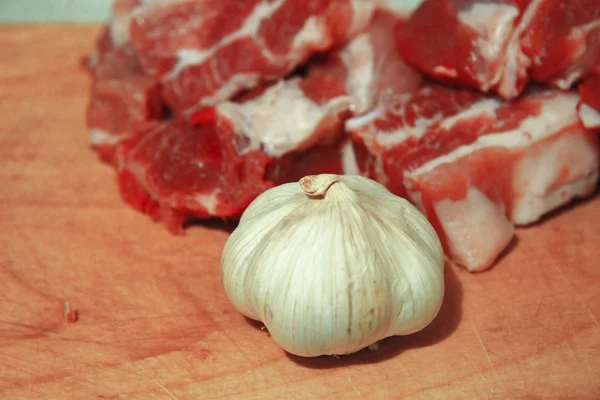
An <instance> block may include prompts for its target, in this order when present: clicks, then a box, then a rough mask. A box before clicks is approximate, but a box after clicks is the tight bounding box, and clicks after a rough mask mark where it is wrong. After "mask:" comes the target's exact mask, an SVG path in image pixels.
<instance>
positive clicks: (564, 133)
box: [346, 85, 599, 271]
mask: <svg viewBox="0 0 600 400" xmlns="http://www.w3.org/2000/svg"><path fill="white" fill-rule="evenodd" d="M578 101H579V98H578V96H577V95H576V94H574V93H570V92H569V93H567V92H564V93H563V92H558V91H547V90H540V89H531V90H529V91H528V92H526V93H525V94H524V95H523V97H522V98H520V99H519V100H516V101H511V102H504V101H501V100H500V99H498V98H493V97H486V96H483V95H479V94H476V93H474V92H470V91H467V90H461V89H450V88H446V87H443V86H438V85H428V86H424V87H423V88H421V89H420V90H418V91H416V92H414V93H411V94H407V95H404V96H400V97H398V98H396V99H395V101H390V102H388V103H387V104H386V105H385V107H383V106H382V107H379V108H377V109H376V110H374V111H372V112H370V113H368V114H366V115H364V116H361V117H356V118H353V119H351V120H349V121H348V122H347V124H346V126H347V129H348V130H349V132H350V133H351V134H352V135H353V137H354V138H355V140H356V141H357V142H358V143H359V144H360V145H362V146H364V147H365V148H366V149H367V150H368V152H369V153H370V154H371V156H372V162H371V166H370V169H367V170H366V171H364V172H366V173H367V174H369V175H372V176H374V178H375V179H377V180H379V181H381V182H385V183H386V184H387V186H388V187H389V188H390V189H391V190H392V191H394V192H396V193H398V194H401V195H406V196H407V197H408V198H409V199H411V201H413V202H414V203H415V204H417V205H418V206H419V207H420V208H421V210H422V211H423V212H424V213H425V215H426V216H427V217H428V219H429V220H430V221H431V222H432V224H433V225H434V226H435V228H436V229H437V231H438V233H439V235H440V237H441V238H442V240H443V242H444V245H445V247H446V249H447V251H448V253H449V255H450V256H451V257H452V258H453V259H454V261H455V262H457V263H458V264H461V265H463V266H464V267H466V268H467V269H469V270H471V271H481V270H484V269H486V268H488V267H489V266H491V265H492V263H493V262H494V261H495V259H496V258H497V257H498V255H499V254H500V253H501V252H502V250H503V249H504V248H506V246H507V245H508V243H509V242H510V241H511V239H512V237H513V234H514V228H513V224H517V225H523V224H530V223H532V222H535V221H537V220H538V219H539V218H540V217H541V216H542V215H544V214H546V213H547V212H549V211H551V210H553V209H555V208H557V207H559V206H561V205H563V204H566V203H567V202H569V201H570V200H572V199H573V198H574V197H582V196H586V195H588V194H590V193H591V192H592V191H593V189H594V187H595V185H596V182H597V179H598V162H599V159H598V139H597V135H596V134H594V133H592V132H591V131H589V130H586V129H585V128H584V127H583V126H582V125H581V124H580V123H579V121H578V117H577V112H576V106H577V103H578Z"/></svg>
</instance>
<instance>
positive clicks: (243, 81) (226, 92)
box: [198, 73, 261, 106]
mask: <svg viewBox="0 0 600 400" xmlns="http://www.w3.org/2000/svg"><path fill="white" fill-rule="evenodd" d="M260 81H261V75H260V74H257V73H243V74H235V75H232V76H231V77H230V78H229V79H228V80H227V82H225V83H223V84H222V85H221V87H220V88H219V89H218V90H217V91H215V92H214V93H213V94H212V95H211V96H204V97H202V98H201V99H200V101H198V105H200V106H211V105H213V104H217V103H218V102H219V101H221V100H222V99H229V98H231V97H232V96H233V95H235V94H236V93H238V92H239V91H240V89H251V88H254V87H257V86H258V85H259V83H260Z"/></svg>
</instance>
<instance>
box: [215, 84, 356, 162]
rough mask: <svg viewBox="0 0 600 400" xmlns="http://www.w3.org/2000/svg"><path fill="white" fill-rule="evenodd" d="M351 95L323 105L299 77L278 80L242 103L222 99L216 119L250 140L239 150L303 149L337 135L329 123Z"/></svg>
mask: <svg viewBox="0 0 600 400" xmlns="http://www.w3.org/2000/svg"><path fill="white" fill-rule="evenodd" d="M350 104H352V99H351V98H350V97H347V96H340V97H336V98H334V99H332V100H331V101H329V102H328V103H327V104H325V105H319V104H316V103H315V102H314V101H312V100H311V99H310V98H308V97H307V96H306V95H305V93H304V92H303V91H302V88H301V87H300V79H298V78H292V79H289V80H285V81H284V80H281V81H279V82H278V83H276V84H275V85H273V86H271V87H269V88H268V89H267V90H266V91H265V92H264V93H263V94H261V95H260V96H258V97H257V98H254V99H252V100H249V101H246V102H244V103H241V104H239V103H233V102H223V103H221V104H219V105H218V106H217V113H218V115H219V118H220V119H225V120H228V121H229V122H230V123H231V124H232V126H233V128H234V131H235V133H236V134H238V135H241V136H244V137H247V138H248V139H249V140H250V144H249V145H248V147H247V148H245V149H242V150H241V154H244V153H246V152H248V151H252V150H258V149H262V150H263V151H265V152H266V153H267V154H269V155H270V156H272V157H280V156H282V155H284V154H286V153H289V152H292V151H297V150H303V149H305V148H307V147H308V146H310V145H313V144H315V143H318V142H320V141H326V140H327V139H329V138H330V137H327V135H332V136H337V135H339V131H338V130H337V129H333V127H334V126H335V125H336V124H337V123H339V116H338V115H339V114H340V113H341V112H343V111H345V110H348V108H349V107H350Z"/></svg>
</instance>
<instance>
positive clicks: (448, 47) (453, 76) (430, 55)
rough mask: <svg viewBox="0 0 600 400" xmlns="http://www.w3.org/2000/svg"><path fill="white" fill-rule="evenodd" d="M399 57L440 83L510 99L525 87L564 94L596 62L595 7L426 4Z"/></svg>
mask: <svg viewBox="0 0 600 400" xmlns="http://www.w3.org/2000/svg"><path fill="white" fill-rule="evenodd" d="M397 39H398V49H399V50H400V52H401V54H402V55H403V56H404V57H405V58H406V59H407V60H408V61H409V62H411V63H412V64H414V65H416V66H418V67H419V68H420V69H421V70H422V71H424V72H425V73H427V74H428V75H430V76H431V77H433V78H435V79H437V80H440V81H442V82H447V83H453V84H459V85H464V86H468V87H471V88H475V89H478V90H481V91H482V92H485V93H487V92H497V93H499V94H500V95H501V96H502V97H504V98H506V99H512V98H516V97H517V96H518V95H519V94H520V93H521V92H522V91H523V90H524V88H525V86H526V84H527V82H528V81H529V80H532V81H535V82H540V83H542V82H548V84H550V85H552V86H555V87H558V88H561V89H568V88H570V87H572V85H573V84H574V83H575V82H577V81H578V80H579V79H580V78H581V77H582V76H584V75H586V74H587V73H588V71H590V69H591V68H592V66H593V65H594V63H595V61H596V60H597V59H598V57H599V55H600V3H598V0H570V1H561V0H494V1H489V0H425V1H424V2H423V4H422V5H421V6H420V7H419V8H418V9H417V10H416V11H415V12H414V13H413V14H412V16H411V18H410V20H409V21H408V23H407V24H406V25H404V26H401V27H399V28H398V31H397Z"/></svg>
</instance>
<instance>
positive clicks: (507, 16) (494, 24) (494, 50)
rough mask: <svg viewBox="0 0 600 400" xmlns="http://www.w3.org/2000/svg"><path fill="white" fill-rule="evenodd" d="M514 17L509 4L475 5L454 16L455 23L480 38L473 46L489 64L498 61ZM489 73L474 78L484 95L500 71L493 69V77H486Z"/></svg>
mask: <svg viewBox="0 0 600 400" xmlns="http://www.w3.org/2000/svg"><path fill="white" fill-rule="evenodd" d="M518 16H519V9H518V8H517V7H515V6H513V5H511V4H502V3H487V2H486V3H475V4H473V5H472V6H471V7H470V8H469V9H467V10H462V11H460V12H459V13H458V19H459V20H460V21H461V22H462V23H463V24H465V25H467V26H469V27H471V28H473V29H474V30H475V31H476V32H477V33H479V35H480V37H479V38H478V39H476V41H475V43H474V44H475V46H477V50H478V54H480V55H481V56H482V57H483V58H484V59H485V60H487V61H488V62H492V63H494V62H496V61H497V60H499V59H500V58H501V55H502V52H503V50H504V46H505V44H506V42H507V41H508V40H509V38H510V35H511V33H512V32H513V27H514V22H515V19H516V18H517V17H518ZM489 72H490V71H482V72H479V73H478V74H477V80H478V81H479V83H480V84H481V87H482V90H484V91H487V90H488V89H489V88H490V87H492V86H494V85H495V84H496V83H497V82H498V80H499V79H500V76H501V72H502V70H501V68H497V70H496V71H495V74H494V75H493V76H488V73H489Z"/></svg>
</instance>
